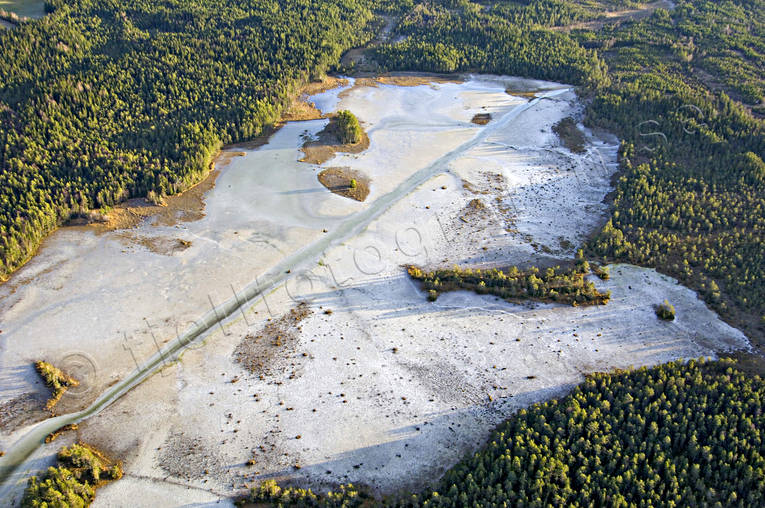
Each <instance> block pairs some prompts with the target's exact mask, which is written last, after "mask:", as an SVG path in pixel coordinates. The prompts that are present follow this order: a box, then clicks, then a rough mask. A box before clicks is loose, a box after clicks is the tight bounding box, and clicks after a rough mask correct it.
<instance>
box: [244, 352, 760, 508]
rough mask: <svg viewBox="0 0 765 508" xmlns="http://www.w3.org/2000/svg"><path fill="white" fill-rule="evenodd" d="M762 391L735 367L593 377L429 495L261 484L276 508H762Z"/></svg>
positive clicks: (256, 493)
mask: <svg viewBox="0 0 765 508" xmlns="http://www.w3.org/2000/svg"><path fill="white" fill-rule="evenodd" d="M763 429H765V384H763V381H762V379H760V378H759V377H754V378H753V377H750V376H748V375H746V374H744V373H742V372H741V371H739V370H737V369H736V367H735V364H734V362H732V361H730V360H726V361H720V362H704V361H691V362H689V363H687V364H684V363H682V362H675V363H669V364H665V365H661V366H659V367H654V368H651V369H647V368H641V369H638V370H633V371H626V372H616V373H613V374H595V375H592V376H589V377H588V378H587V379H586V381H585V382H584V383H583V384H581V385H579V386H578V387H577V388H576V389H574V391H573V392H572V393H571V394H570V395H568V396H567V397H564V398H562V399H559V400H552V401H549V402H545V403H542V404H535V405H533V406H531V407H530V408H528V409H523V410H521V411H519V412H518V413H517V414H516V415H514V416H513V417H511V418H510V419H509V420H507V421H506V422H505V423H503V424H502V425H500V426H499V427H498V428H497V430H496V431H495V432H494V434H493V435H492V436H491V437H490V438H489V440H488V444H487V445H486V446H485V447H484V448H483V449H481V450H479V451H478V452H477V453H475V454H473V455H471V456H469V457H467V458H465V459H464V460H463V461H462V462H460V463H459V464H457V465H456V466H455V467H453V468H452V469H450V470H449V471H447V472H446V474H445V475H444V477H443V478H442V479H441V480H440V481H439V482H438V483H437V484H436V485H435V487H434V488H433V489H430V490H428V491H425V492H422V493H419V494H415V495H409V496H406V495H402V496H394V497H393V498H392V499H385V500H382V501H378V502H373V501H372V500H371V499H370V498H369V497H368V496H367V495H365V494H364V492H363V491H359V490H358V489H356V488H354V487H353V486H345V487H344V488H343V489H340V490H338V491H336V492H333V493H330V494H329V495H328V496H316V495H315V494H313V493H312V492H311V491H308V490H302V489H282V488H280V487H278V486H277V485H276V484H275V483H273V482H264V483H263V484H261V485H260V486H258V487H256V488H254V489H253V490H252V493H251V496H250V498H249V501H252V502H256V503H257V502H266V503H271V504H273V505H275V506H325V507H332V506H336V507H340V506H343V507H355V506H371V505H373V504H374V505H378V506H391V507H414V506H439V507H440V506H443V507H463V506H538V507H543V506H571V507H578V506H615V507H638V506H645V507H651V506H731V507H733V506H740V507H742V508H743V507H749V506H763V504H765V454H764V451H765V449H764V448H763V439H764V438H765V436H763Z"/></svg>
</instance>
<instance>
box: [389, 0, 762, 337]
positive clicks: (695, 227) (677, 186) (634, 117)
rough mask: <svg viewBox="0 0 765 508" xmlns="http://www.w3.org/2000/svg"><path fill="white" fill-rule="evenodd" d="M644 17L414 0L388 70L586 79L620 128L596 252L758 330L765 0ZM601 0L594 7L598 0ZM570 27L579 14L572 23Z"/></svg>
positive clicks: (598, 104)
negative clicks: (615, 19) (655, 275)
mask: <svg viewBox="0 0 765 508" xmlns="http://www.w3.org/2000/svg"><path fill="white" fill-rule="evenodd" d="M676 4H677V5H676V8H675V9H674V10H672V11H671V12H667V11H666V10H664V9H657V10H656V11H655V12H653V14H651V15H650V16H649V17H646V18H645V19H642V20H639V21H633V20H622V21H620V22H619V23H606V24H605V25H604V26H603V27H602V28H600V29H597V30H595V29H589V28H583V29H573V30H571V32H570V33H569V32H566V31H561V30H550V28H549V27H551V26H553V25H556V26H558V27H561V26H563V25H566V24H569V23H572V22H578V21H586V20H593V19H600V18H602V17H603V10H602V8H603V7H607V8H611V9H619V8H624V7H634V5H635V4H634V3H630V2H608V1H601V2H595V1H574V0H571V1H565V0H538V1H534V0H527V1H517V2H495V3H490V4H489V5H483V4H478V3H471V2H469V1H467V0H444V1H440V2H439V1H431V2H425V3H423V4H421V5H418V6H417V7H415V9H413V10H412V11H411V12H410V13H409V14H407V15H406V16H405V17H404V18H403V19H402V21H401V22H400V24H399V26H398V28H397V31H398V32H399V34H400V35H402V36H404V37H406V39H405V40H404V41H403V42H401V43H398V44H389V45H384V46H380V47H379V48H376V50H375V56H376V58H377V60H378V61H379V62H380V63H381V64H382V65H383V66H384V67H385V68H387V69H391V70H392V69H405V70H410V69H425V70H431V71H443V72H447V71H448V72H451V71H467V70H472V71H481V72H493V73H501V74H515V75H522V76H527V77H533V78H542V79H553V80H559V81H563V82H568V83H572V84H576V85H581V87H580V93H581V95H582V96H583V97H584V98H585V99H587V103H588V107H587V110H586V122H587V123H588V124H589V125H590V126H593V127H602V128H605V129H608V130H610V131H612V132H614V133H616V134H617V135H618V136H619V137H620V138H622V139H623V140H624V146H623V148H622V150H621V161H622V177H621V178H620V179H619V181H618V183H617V188H616V192H615V194H614V196H613V204H614V212H613V215H612V217H611V220H610V221H609V222H608V223H607V224H606V226H605V228H604V229H603V231H602V232H601V233H600V234H599V235H598V236H597V237H596V238H594V239H593V240H592V241H591V242H590V244H589V247H588V253H589V254H590V255H591V256H595V257H597V258H598V259H605V260H617V261H626V262H630V263H635V264H641V265H646V266H652V267H656V268H658V269H659V270H661V271H662V272H664V273H668V274H670V275H672V276H675V277H678V278H679V279H680V280H682V281H684V282H685V283H686V284H688V285H689V286H691V287H693V288H695V289H697V290H699V291H700V293H701V294H702V295H703V297H704V298H705V299H706V301H707V302H708V303H709V304H711V305H712V306H714V307H715V308H716V310H718V311H720V312H721V313H722V314H723V315H725V316H727V317H729V318H737V324H738V325H739V326H743V327H744V328H745V329H746V331H747V332H748V333H749V334H750V335H754V336H760V337H762V336H763V329H764V328H765V283H764V282H763V281H765V237H764V231H765V163H764V162H763V158H764V157H765V136H764V134H765V129H764V128H763V125H765V122H763V120H762V118H761V117H760V115H762V114H763V113H765V109H763V105H762V101H763V95H764V93H765V67H763V65H762V62H763V61H765V47H763V35H764V34H765V24H764V23H763V21H764V20H765V2H764V1H763V0H729V1H725V2H712V1H709V0H679V1H678V2H676ZM599 7H600V8H599ZM574 28H575V27H574Z"/></svg>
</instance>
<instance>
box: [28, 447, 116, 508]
mask: <svg viewBox="0 0 765 508" xmlns="http://www.w3.org/2000/svg"><path fill="white" fill-rule="evenodd" d="M120 478H122V465H121V464H119V463H115V462H114V461H112V460H110V459H109V458H108V457H106V456H105V455H104V454H103V453H101V452H99V451H98V450H96V449H95V448H93V447H91V446H89V445H87V444H84V443H78V444H74V445H72V446H70V447H68V448H64V449H62V450H61V451H60V452H59V453H58V466H56V467H50V468H48V471H47V473H46V475H45V476H43V477H42V478H39V479H38V478H37V477H36V476H33V477H32V478H30V479H29V484H28V486H27V489H26V491H25V492H24V499H23V500H22V501H21V506H22V507H23V508H48V507H67V508H70V507H71V508H80V507H85V506H90V504H91V503H92V502H93V500H94V499H95V492H96V489H97V488H98V487H100V486H102V485H104V484H106V483H108V482H110V481H114V480H118V479H120Z"/></svg>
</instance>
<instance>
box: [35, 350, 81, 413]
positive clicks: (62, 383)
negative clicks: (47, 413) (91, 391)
mask: <svg viewBox="0 0 765 508" xmlns="http://www.w3.org/2000/svg"><path fill="white" fill-rule="evenodd" d="M35 370H37V373H38V374H40V377H42V378H43V381H45V384H46V386H47V387H48V388H50V390H51V397H50V399H48V402H47V403H46V404H45V408H46V409H48V410H52V409H53V406H55V405H56V404H57V403H58V401H59V400H61V397H63V395H64V392H66V390H67V389H69V388H71V387H72V386H78V385H79V384H80V382H79V381H77V380H76V379H74V378H73V377H71V376H69V375H68V374H66V373H65V372H63V371H62V370H60V369H58V368H56V367H54V366H53V365H51V364H50V363H48V362H43V361H39V362H36V363H35Z"/></svg>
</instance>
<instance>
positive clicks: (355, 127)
mask: <svg viewBox="0 0 765 508" xmlns="http://www.w3.org/2000/svg"><path fill="white" fill-rule="evenodd" d="M336 121H337V137H338V139H340V143H342V144H344V145H353V144H356V143H360V142H361V139H362V137H363V135H364V132H363V131H362V130H361V125H359V120H358V118H356V115H354V114H353V113H351V112H350V111H348V110H344V111H340V112H338V113H337V117H336Z"/></svg>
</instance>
